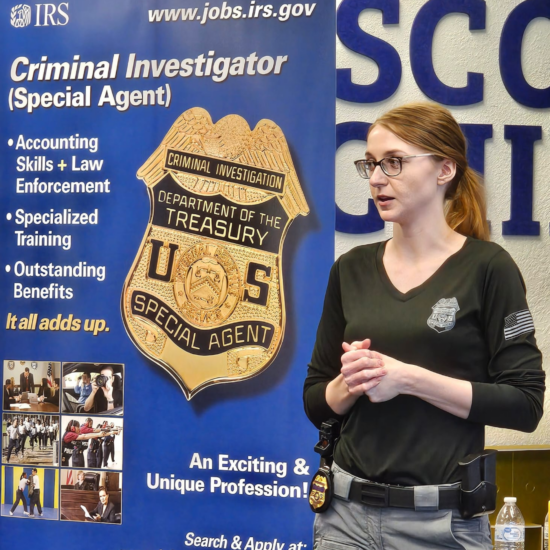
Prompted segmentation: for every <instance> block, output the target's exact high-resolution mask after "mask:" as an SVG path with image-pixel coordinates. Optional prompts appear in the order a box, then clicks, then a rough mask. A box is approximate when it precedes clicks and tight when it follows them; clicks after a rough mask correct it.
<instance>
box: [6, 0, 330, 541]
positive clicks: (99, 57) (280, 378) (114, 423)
mask: <svg viewBox="0 0 550 550" xmlns="http://www.w3.org/2000/svg"><path fill="white" fill-rule="evenodd" d="M2 4H3V6H2V10H1V11H0V26H1V32H0V42H1V46H2V52H3V55H2V60H1V63H2V75H3V78H2V79H1V81H0V97H1V99H2V101H1V102H0V105H1V107H0V108H1V110H2V112H1V120H2V126H1V132H2V136H1V139H0V148H1V150H2V163H1V182H2V184H1V186H0V194H1V204H2V207H1V212H0V230H1V241H0V242H1V243H2V253H1V259H2V260H1V269H0V288H1V292H2V299H1V300H0V327H1V331H2V332H1V336H0V350H1V354H0V360H1V362H2V376H3V380H2V384H3V386H4V388H3V389H4V392H3V411H2V488H1V510H0V512H1V515H0V534H1V540H2V547H4V546H6V547H13V546H15V545H16V544H18V543H20V541H21V537H22V536H25V534H28V533H29V532H31V531H30V530H29V529H30V528H31V526H30V525H29V523H28V522H29V521H33V522H34V523H33V525H32V532H33V534H34V535H36V536H37V537H38V538H39V539H40V540H43V541H45V540H47V541H49V542H48V544H49V545H52V546H53V545H59V546H66V545H67V544H68V543H70V544H71V546H74V547H78V548H81V549H87V548H96V547H97V545H98V544H101V545H104V546H105V547H107V548H113V549H123V548H125V549H126V548H127V549H132V550H134V549H136V550H137V549H171V548H174V549H175V548H197V547H201V548H204V547H212V548H228V549H232V550H301V549H302V548H310V547H311V525H312V522H313V517H312V514H311V512H310V510H309V506H308V499H307V490H308V485H309V482H310V479H311V476H312V474H313V473H314V471H315V470H316V468H317V460H316V456H315V455H314V453H313V451H312V447H313V445H314V444H315V442H316V437H317V433H316V431H315V429H314V428H313V427H312V426H311V425H310V424H309V423H308V421H307V420H306V418H305V416H304V413H303V407H302V384H303V379H304V376H305V371H306V364H307V362H308V361H309V358H310V354H311V350H312V346H313V342H314V338H315V331H316V327H317V322H318V319H319V316H320V312H321V307H322V302H323V298H324V291H325V285H326V281H327V278H328V271H329V269H330V266H331V264H332V262H333V257H334V245H333V242H334V181H333V180H334V177H333V176H334V160H333V159H334V150H335V139H334V124H335V120H334V98H335V70H334V67H335V63H334V25H335V22H334V6H333V4H332V3H331V2H322V3H321V2H281V1H278V0H271V3H270V4H266V3H259V2H257V1H255V0H231V1H220V0H210V1H209V2H203V1H201V0H197V1H194V0H159V1H153V0H151V1H145V0H140V1H137V0H118V1H116V2H113V1H108V0H94V1H93V2H89V1H83V0H68V1H66V2H54V3H38V4H35V3H15V2H13V3H7V2H3V3H2ZM84 523H88V524H89V525H86V526H84V525H83V524H84ZM98 523H101V524H102V526H97V527H96V526H94V525H92V524H98Z"/></svg>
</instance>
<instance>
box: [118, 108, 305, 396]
mask: <svg viewBox="0 0 550 550" xmlns="http://www.w3.org/2000/svg"><path fill="white" fill-rule="evenodd" d="M137 175H138V178H140V179H142V180H143V181H144V182H145V184H146V185H147V190H148V192H149V199H150V202H151V214H150V218H149V224H148V226H147V229H146V231H145V235H144V237H143V240H142V243H141V246H140V248H139V250H138V253H137V256H136V258H135V260H134V264H133V266H132V268H131V270H130V273H129V274H128V276H127V278H126V281H125V283H124V289H123V292H122V303H121V307H122V317H123V319H124V324H125V327H126V331H127V332H128V335H129V336H130V338H131V339H132V341H133V342H134V344H135V345H136V346H137V347H138V348H139V349H140V350H141V351H142V352H143V353H144V354H145V355H146V356H147V357H149V358H150V359H152V360H153V361H155V362H156V363H158V364H159V365H160V366H161V367H163V368H164V369H165V370H166V371H168V372H169V373H170V374H171V375H172V377H173V378H174V379H175V380H176V381H177V382H178V384H179V385H180V387H181V388H182V390H183V392H184V394H185V396H186V398H187V399H191V398H192V397H193V396H194V395H196V394H197V393H198V392H199V391H201V390H203V389H204V388H206V387H208V386H211V385H213V384H218V383H224V382H236V381H239V380H245V379H247V378H251V377H252V376H256V375H257V374H259V373H260V372H262V371H263V370H264V369H266V368H267V367H268V366H269V364H270V363H271V362H272V361H273V360H274V358H275V356H276V355H277V353H278V351H279V349H280V347H281V344H282V341H283V335H284V330H285V321H286V315H285V302H284V289H283V279H282V253H283V241H284V238H285V236H286V234H287V232H288V229H289V226H290V224H291V222H292V221H293V220H294V218H296V217H297V216H298V215H303V216H306V215H307V214H308V213H309V208H308V206H307V203H306V200H305V197H304V195H303V193H302V189H301V187H300V183H299V181H298V177H297V175H296V170H295V169H294V165H293V162H292V158H291V155H290V151H289V148H288V145H287V143H286V139H285V137H284V134H283V132H282V131H281V129H280V128H279V127H278V126H277V125H276V124H275V123H274V122H272V121H270V120H262V121H260V122H259V123H258V124H257V126H256V128H254V130H251V129H250V127H249V126H248V124H247V122H246V121H245V120H244V119H243V118H241V117H240V116H237V115H229V116H226V117H225V118H223V119H221V120H220V121H218V122H217V123H216V124H214V123H213V122H212V119H211V118H210V115H209V114H208V112H207V111H205V110H204V109H200V108H193V109H189V110H188V111H186V112H185V113H183V114H182V115H181V116H180V117H179V118H178V119H177V120H176V122H175V123H174V125H173V126H172V128H171V129H170V131H169V132H168V134H167V135H166V136H165V138H164V139H163V141H162V143H161V144H160V146H159V147H158V148H157V150H156V151H155V152H154V153H153V154H152V155H151V157H150V158H149V159H148V160H147V161H146V162H145V164H144V165H143V166H142V167H141V168H140V169H139V171H138V174H137Z"/></svg>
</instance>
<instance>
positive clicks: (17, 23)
mask: <svg viewBox="0 0 550 550" xmlns="http://www.w3.org/2000/svg"><path fill="white" fill-rule="evenodd" d="M11 24H12V26H13V27H18V28H19V27H28V26H29V25H30V24H31V7H30V6H27V4H17V6H13V8H12V9H11Z"/></svg>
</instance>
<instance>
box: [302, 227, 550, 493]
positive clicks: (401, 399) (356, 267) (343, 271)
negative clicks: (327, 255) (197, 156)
mask: <svg viewBox="0 0 550 550" xmlns="http://www.w3.org/2000/svg"><path fill="white" fill-rule="evenodd" d="M384 250H385V243H376V244H374V245H366V246H360V247H358V248H355V249H353V250H351V251H350V252H348V253H347V254H344V255H343V256H342V257H340V259H339V260H338V261H337V262H336V263H335V264H334V266H333V268H332V270H331V273H330V278H329V283H328V288H327V293H326V297H325V303H324V308H323V313H322V317H321V321H320V323H319V328H318V331H317V340H316V344H315V348H314V351H313V356H312V359H311V363H310V364H309V369H308V375H307V378H306V382H305V386H304V404H305V409H306V413H307V415H308V417H309V418H310V420H311V421H312V422H313V423H314V424H315V425H316V426H320V424H321V422H323V421H324V420H327V419H328V418H335V417H336V418H338V415H336V414H335V413H334V412H333V411H332V410H331V409H330V407H329V405H328V404H327V402H326V398H325V391H326V386H327V384H328V383H329V382H330V381H331V380H333V379H334V378H335V377H336V376H338V374H339V372H340V368H341V356H342V353H343V351H342V342H344V341H345V342H353V341H361V340H364V339H365V338H370V339H371V341H372V344H371V348H372V349H373V350H374V351H378V352H380V353H383V354H385V355H388V356H391V357H394V358H396V359H398V360H400V361H403V362H405V363H410V364H415V365H418V366H420V367H423V368H426V369H429V370H431V371H433V372H437V373H439V374H442V375H445V376H449V377H452V378H458V379H462V380H468V381H470V382H471V383H472V389H473V398H472V407H471V410H470V414H469V417H468V418H467V419H466V420H464V419H461V418H458V417H457V416H454V415H452V414H450V413H447V412H445V411H443V410H441V409H439V408H437V407H435V406H433V405H431V404H429V403H427V402H425V401H423V400H421V399H419V398H417V397H414V396H410V395H398V396H397V397H395V398H394V399H391V400H390V401H387V402H383V403H371V402H370V401H369V399H368V397H367V396H361V397H360V398H359V399H358V400H357V402H356V403H355V404H354V406H353V407H352V409H351V410H350V411H349V413H348V414H347V415H346V416H345V418H341V419H342V420H344V427H343V430H342V434H341V439H340V441H339V443H338V445H337V448H336V451H335V460H336V462H337V464H338V465H339V466H341V467H343V468H344V469H345V470H347V471H348V472H350V473H352V474H354V475H357V476H359V477H363V478H367V479H371V480H374V481H378V482H382V483H391V484H401V485H431V484H442V483H451V482H455V481H458V480H459V474H458V464H457V463H458V461H459V460H460V459H461V458H463V457H465V456H466V455H468V454H470V453H473V452H479V451H481V450H482V449H483V447H484V443H485V425H491V426H497V427H503V428H511V429H516V430H522V431H527V432H529V431H533V430H534V429H535V428H536V427H537V424H538V422H539V420H540V418H541V417H542V411H543V398H544V390H545V386H544V378H545V376H544V371H543V370H542V357H541V353H540V351H539V350H538V348H537V345H536V341H535V337H534V328H533V325H532V319H531V315H530V313H529V310H528V306H527V302H526V298H525V286H524V283H523V279H522V277H521V273H520V272H519V270H518V268H517V266H516V264H515V263H514V261H513V260H512V258H511V257H510V255H509V254H508V253H507V252H506V251H505V250H504V249H502V248H501V247H500V246H498V245H497V244H494V243H488V242H484V241H478V240H475V239H472V238H468V239H467V241H466V242H465V244H464V246H463V247H462V248H461V250H459V251H458V252H457V253H456V254H453V255H452V256H451V257H450V258H448V259H447V260H446V261H445V262H444V263H443V265H442V266H441V267H440V268H439V269H438V270H437V271H436V272H435V273H434V274H433V275H432V276H431V277H430V278H429V279H428V280H427V281H425V282H424V283H423V284H421V285H420V286H418V287H416V288H413V289H412V290H410V291H409V292H406V293H401V292H399V291H398V290H397V289H396V288H395V287H394V286H393V285H392V283H391V281H390V279H389V278H388V276H387V274H386V271H385V269H384V265H383V261H382V259H383V255H384Z"/></svg>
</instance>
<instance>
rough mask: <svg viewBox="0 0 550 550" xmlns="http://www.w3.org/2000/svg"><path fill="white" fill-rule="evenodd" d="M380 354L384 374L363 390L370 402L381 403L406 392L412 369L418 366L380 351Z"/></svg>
mask: <svg viewBox="0 0 550 550" xmlns="http://www.w3.org/2000/svg"><path fill="white" fill-rule="evenodd" d="M380 355H381V356H382V360H383V361H384V368H385V369H386V375H385V376H383V377H381V378H380V383H379V384H378V385H377V386H375V387H374V388H371V389H370V390H368V391H366V392H365V395H366V396H367V397H368V398H369V400H370V401H371V402H372V403H382V402H383V401H389V400H390V399H393V398H394V397H396V396H398V395H400V394H402V393H407V392H406V390H407V389H408V387H409V384H410V380H411V375H412V373H413V370H414V369H417V368H418V367H416V366H415V365H409V364H408V363H403V362H402V361H398V360H397V359H394V358H393V357H389V356H388V355H384V354H382V353H381V354H380Z"/></svg>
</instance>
